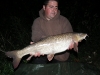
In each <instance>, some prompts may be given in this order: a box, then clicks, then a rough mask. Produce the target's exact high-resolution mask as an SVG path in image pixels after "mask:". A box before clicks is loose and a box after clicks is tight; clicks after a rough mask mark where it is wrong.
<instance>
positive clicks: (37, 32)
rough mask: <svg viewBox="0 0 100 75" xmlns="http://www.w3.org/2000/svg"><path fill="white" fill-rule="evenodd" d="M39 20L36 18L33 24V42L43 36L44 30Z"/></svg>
mask: <svg viewBox="0 0 100 75" xmlns="http://www.w3.org/2000/svg"><path fill="white" fill-rule="evenodd" d="M39 23H40V22H39V20H38V19H36V20H34V22H33V25H32V37H31V39H32V41H33V42H37V41H39V40H40V39H41V36H42V32H41V25H40V24H39Z"/></svg>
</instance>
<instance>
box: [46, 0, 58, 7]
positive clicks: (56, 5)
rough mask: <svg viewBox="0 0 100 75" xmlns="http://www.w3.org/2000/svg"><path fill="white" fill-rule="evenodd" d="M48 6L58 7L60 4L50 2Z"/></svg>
mask: <svg viewBox="0 0 100 75" xmlns="http://www.w3.org/2000/svg"><path fill="white" fill-rule="evenodd" d="M47 5H50V6H54V7H58V3H57V2H56V1H49V2H48V4H47Z"/></svg>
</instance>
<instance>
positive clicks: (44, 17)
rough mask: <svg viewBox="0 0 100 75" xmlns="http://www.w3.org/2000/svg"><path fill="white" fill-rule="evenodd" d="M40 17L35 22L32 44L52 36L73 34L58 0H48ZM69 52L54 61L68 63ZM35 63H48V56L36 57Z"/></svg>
mask: <svg viewBox="0 0 100 75" xmlns="http://www.w3.org/2000/svg"><path fill="white" fill-rule="evenodd" d="M39 15H40V17H38V18H37V19H35V20H34V22H33V25H32V41H33V42H31V44H32V43H34V42H37V41H39V40H42V39H43V38H45V37H48V36H51V35H57V34H62V33H66V32H73V29H72V27H71V24H70V22H69V21H68V19H67V18H65V17H63V16H62V15H60V11H59V10H58V0H46V1H45V2H44V5H43V8H42V9H41V10H40V11H39ZM68 57H69V53H68V52H64V53H61V54H57V55H55V56H54V59H53V61H66V60H67V59H68ZM33 63H47V58H46V56H40V57H35V58H34V61H33Z"/></svg>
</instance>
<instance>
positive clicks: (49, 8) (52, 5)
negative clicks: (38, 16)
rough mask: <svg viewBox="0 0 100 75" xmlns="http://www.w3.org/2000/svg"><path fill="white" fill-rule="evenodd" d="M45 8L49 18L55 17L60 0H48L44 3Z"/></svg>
mask: <svg viewBox="0 0 100 75" xmlns="http://www.w3.org/2000/svg"><path fill="white" fill-rule="evenodd" d="M43 10H44V12H45V17H46V19H47V20H50V19H52V18H54V17H55V15H56V14H57V12H58V0H46V1H45V2H44V5H43Z"/></svg>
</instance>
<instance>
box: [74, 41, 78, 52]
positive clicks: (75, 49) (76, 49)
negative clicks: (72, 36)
mask: <svg viewBox="0 0 100 75" xmlns="http://www.w3.org/2000/svg"><path fill="white" fill-rule="evenodd" d="M74 51H76V52H78V43H74Z"/></svg>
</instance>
